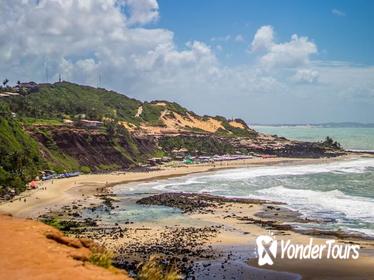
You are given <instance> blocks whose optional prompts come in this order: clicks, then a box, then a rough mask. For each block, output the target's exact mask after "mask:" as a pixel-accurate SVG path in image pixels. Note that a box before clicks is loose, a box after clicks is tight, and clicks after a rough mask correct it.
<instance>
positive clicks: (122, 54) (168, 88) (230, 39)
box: [0, 0, 374, 124]
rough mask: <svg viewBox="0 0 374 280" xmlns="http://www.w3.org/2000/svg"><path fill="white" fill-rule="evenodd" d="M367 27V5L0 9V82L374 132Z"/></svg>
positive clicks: (142, 0)
mask: <svg viewBox="0 0 374 280" xmlns="http://www.w3.org/2000/svg"><path fill="white" fill-rule="evenodd" d="M373 26H374V1H370V0H368V1H364V0H355V1H354V0H351V1H345V0H339V1H329V0H326V1H322V0H319V1H318V0H317V1H306V0H304V1H303V0H300V1H296V0H292V1H291V0H283V1H276V0H273V1H269V0H265V1H264V0H263V1H246V0H219V1H218V0H217V1H208V0H206V1H201V0H178V1H175V0H158V1H157V0H0V79H5V78H8V79H9V80H10V81H11V83H13V84H14V83H15V82H16V81H17V80H21V81H30V80H33V81H36V82H54V81H57V80H58V76H59V74H61V75H62V78H63V79H64V80H67V81H71V82H75V83H81V84H87V85H91V86H100V87H105V88H108V89H112V90H116V91H119V92H121V93H124V94H126V95H128V96H131V97H134V98H137V99H140V100H154V99H158V100H161V99H166V100H170V101H176V102H179V103H180V104H182V105H183V106H185V107H187V108H189V109H191V110H193V111H195V112H196V113H199V114H211V115H223V116H226V117H230V118H231V117H233V118H242V119H244V120H245V121H247V122H248V123H249V124H253V123H263V124H266V123H267V124H269V123H321V122H346V121H354V122H364V123H369V122H371V123H374V110H373V108H374V53H373V50H374V28H373ZM99 77H100V78H99Z"/></svg>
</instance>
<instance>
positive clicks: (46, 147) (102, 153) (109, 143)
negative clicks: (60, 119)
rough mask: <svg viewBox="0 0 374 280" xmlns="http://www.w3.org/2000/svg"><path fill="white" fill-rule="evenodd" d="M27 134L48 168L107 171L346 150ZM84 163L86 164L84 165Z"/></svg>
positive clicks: (84, 133)
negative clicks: (156, 161)
mask: <svg viewBox="0 0 374 280" xmlns="http://www.w3.org/2000/svg"><path fill="white" fill-rule="evenodd" d="M28 132H29V133H30V135H31V136H32V137H33V138H34V139H36V140H37V141H38V143H39V145H40V151H41V153H42V155H43V157H44V158H45V160H46V161H47V162H48V163H49V166H50V168H52V169H57V170H61V171H63V170H79V169H80V170H82V167H84V170H83V171H109V170H120V169H127V168H134V167H137V166H139V165H140V164H142V163H145V162H147V159H149V158H151V157H154V156H160V155H168V156H171V157H173V156H174V155H175V154H174V153H173V151H176V150H180V149H182V150H184V151H185V154H190V155H215V154H220V155H223V154H252V155H259V156H261V155H272V156H278V157H305V158H319V157H334V156H338V155H342V154H343V153H344V151H342V150H337V149H334V148H331V147H327V146H325V145H324V144H323V143H310V142H300V141H290V140H287V139H285V138H282V137H275V136H269V135H264V134H257V135H255V136H252V137H227V136H219V135H216V134H212V133H193V132H189V133H187V132H183V133H178V134H176V133H172V134H167V133H163V134H157V135H155V134H144V133H141V134H136V133H125V134H121V135H115V136H111V135H110V134H109V133H108V132H107V131H106V130H105V129H103V128H101V129H87V128H77V127H72V126H32V127H30V128H28ZM87 167H88V168H87Z"/></svg>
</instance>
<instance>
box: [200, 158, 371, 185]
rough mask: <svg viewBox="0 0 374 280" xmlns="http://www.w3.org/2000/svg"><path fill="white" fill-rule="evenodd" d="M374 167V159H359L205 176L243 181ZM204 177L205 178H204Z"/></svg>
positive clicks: (249, 169) (244, 169) (254, 168)
mask: <svg viewBox="0 0 374 280" xmlns="http://www.w3.org/2000/svg"><path fill="white" fill-rule="evenodd" d="M370 167H371V168H373V167H374V159H372V158H370V159H358V160H349V161H339V162H331V163H322V164H303V165H291V166H290V165H282V166H280V165H277V166H261V167H251V168H240V169H234V170H225V171H220V172H217V173H215V174H212V175H208V176H204V177H205V178H209V179H219V178H222V179H225V180H243V179H247V178H253V177H260V176H283V175H285V176H287V175H306V174H316V173H328V172H345V173H362V172H365V171H366V170H367V168H370ZM204 177H203V178H204Z"/></svg>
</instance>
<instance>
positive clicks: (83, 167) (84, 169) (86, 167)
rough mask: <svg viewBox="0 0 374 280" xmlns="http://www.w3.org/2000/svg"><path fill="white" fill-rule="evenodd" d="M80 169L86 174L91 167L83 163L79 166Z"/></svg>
mask: <svg viewBox="0 0 374 280" xmlns="http://www.w3.org/2000/svg"><path fill="white" fill-rule="evenodd" d="M80 171H81V172H83V173H85V174H87V173H90V172H91V168H90V167H89V166H85V165H83V166H81V167H80Z"/></svg>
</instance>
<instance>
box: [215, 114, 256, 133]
mask: <svg viewBox="0 0 374 280" xmlns="http://www.w3.org/2000/svg"><path fill="white" fill-rule="evenodd" d="M214 119H216V120H218V121H221V122H222V126H223V127H224V128H225V129H222V128H220V129H218V131H217V134H218V135H221V136H239V137H251V136H254V135H255V134H256V133H255V132H254V131H251V130H249V129H248V128H247V129H243V128H240V127H234V126H232V125H230V123H229V121H228V120H227V119H226V118H225V117H221V116H216V117H214ZM235 121H236V122H239V123H242V124H243V125H244V127H247V124H246V123H245V122H244V121H242V120H240V119H236V120H235ZM230 132H231V133H230Z"/></svg>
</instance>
